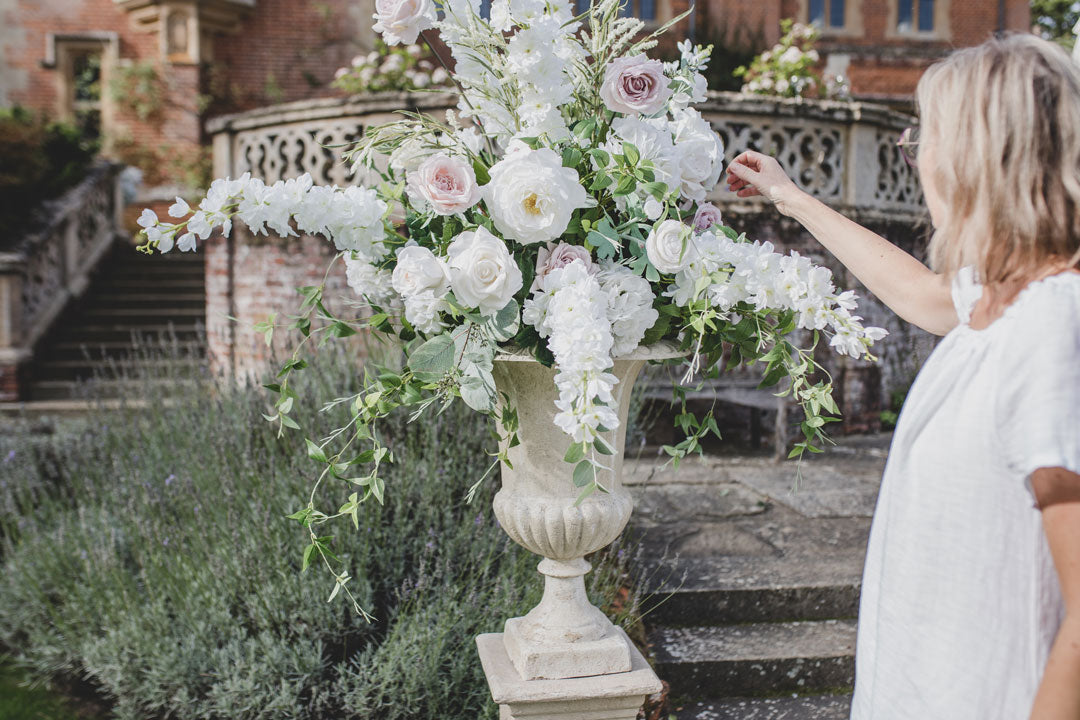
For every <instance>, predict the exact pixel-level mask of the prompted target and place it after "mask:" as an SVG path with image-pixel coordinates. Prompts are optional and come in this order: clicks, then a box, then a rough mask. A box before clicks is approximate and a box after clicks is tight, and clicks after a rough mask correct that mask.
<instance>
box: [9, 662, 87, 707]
mask: <svg viewBox="0 0 1080 720" xmlns="http://www.w3.org/2000/svg"><path fill="white" fill-rule="evenodd" d="M25 683H26V678H25V676H24V674H23V673H21V672H19V671H18V670H16V669H15V668H13V667H12V666H11V665H10V664H9V663H7V662H5V661H4V660H3V659H2V658H0V720H28V719H29V718H33V719H34V720H75V718H76V717H77V716H76V714H75V713H74V712H72V710H71V708H69V707H67V706H66V705H65V704H64V703H63V702H62V701H61V700H60V699H59V698H57V697H56V695H55V694H54V693H52V692H51V691H49V690H48V689H47V688H43V687H27V685H26V684H25Z"/></svg>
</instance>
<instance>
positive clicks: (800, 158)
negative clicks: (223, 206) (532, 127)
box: [207, 93, 924, 222]
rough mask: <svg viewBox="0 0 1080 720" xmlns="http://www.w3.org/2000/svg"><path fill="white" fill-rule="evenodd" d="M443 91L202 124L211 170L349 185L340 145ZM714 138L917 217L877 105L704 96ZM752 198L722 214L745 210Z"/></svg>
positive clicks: (916, 200) (827, 195)
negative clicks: (209, 143)
mask: <svg viewBox="0 0 1080 720" xmlns="http://www.w3.org/2000/svg"><path fill="white" fill-rule="evenodd" d="M454 102H455V100H454V96H453V95H452V94H432V93H382V94H378V95H370V96H358V97H352V98H333V99H324V100H305V101H302V102H296V103H289V104H285V105H275V106H272V107H267V108H261V109H259V110H253V111H251V112H246V113H241V114H238V115H229V116H224V117H221V118H218V119H215V120H213V121H211V122H210V123H208V125H207V129H208V131H209V132H210V133H211V134H212V135H213V138H214V140H213V142H214V173H215V175H217V176H231V177H236V176H237V175H240V174H242V173H244V172H251V173H252V175H255V176H257V177H259V178H261V179H263V180H264V181H266V182H268V183H270V182H274V181H276V180H280V179H283V178H289V177H295V176H297V175H300V174H301V173H304V172H309V173H311V175H312V177H314V179H315V182H317V183H324V184H331V183H334V184H337V185H345V184H347V183H350V182H353V181H354V180H353V178H352V177H351V176H350V175H349V173H348V169H347V168H346V166H345V165H344V164H343V163H342V162H341V160H340V157H339V155H340V153H341V148H342V146H344V145H346V144H348V143H351V142H353V141H355V140H356V139H358V138H359V137H360V135H361V134H362V133H363V130H364V128H365V127H368V126H371V125H376V124H381V123H386V122H391V121H393V120H395V119H400V118H401V116H400V115H398V114H397V112H396V111H399V110H403V109H413V110H421V111H425V112H428V113H431V114H433V115H436V116H441V115H442V110H443V109H445V108H448V107H451V106H453V104H454ZM698 109H699V110H700V111H701V113H702V115H704V116H705V117H706V118H708V119H709V121H710V122H711V123H712V125H713V127H714V129H715V130H716V131H717V132H718V133H719V134H720V136H721V138H723V140H724V147H725V151H726V152H725V154H726V159H727V160H728V161H730V160H731V159H732V158H734V157H735V156H736V155H738V154H739V153H741V152H743V151H744V150H749V149H753V150H759V151H761V152H764V153H767V154H770V155H774V156H775V157H777V158H778V159H779V160H780V162H781V163H782V164H783V165H784V167H785V168H786V169H787V170H788V173H789V174H790V175H791V176H792V178H793V179H794V180H795V182H796V183H797V184H798V185H799V186H800V187H801V188H803V189H804V190H806V191H807V192H809V193H811V194H812V195H814V196H815V197H817V198H818V199H820V200H822V201H824V202H826V203H828V204H830V205H832V206H834V207H837V208H838V209H843V210H845V211H847V212H848V213H849V214H852V215H856V216H860V217H870V218H880V219H889V220H899V221H901V222H903V221H913V220H914V219H916V218H917V217H918V216H921V215H922V214H923V211H924V210H923V201H922V194H921V191H920V189H919V184H918V177H917V176H916V173H915V171H914V168H911V167H909V166H908V165H907V163H906V162H904V160H903V158H902V156H901V155H900V151H899V148H897V147H896V140H897V139H898V138H899V136H900V133H901V132H902V131H903V129H904V128H905V127H906V126H907V125H910V124H912V122H913V118H911V117H910V116H907V115H904V114H902V113H898V112H895V111H893V110H890V109H888V108H886V107H883V106H880V105H870V104H865V103H844V102H832V101H807V100H801V101H800V100H788V99H779V98H766V97H760V96H746V95H740V94H738V93H713V94H711V95H710V97H709V99H708V100H707V101H706V102H704V103H702V104H701V105H699V106H698ZM760 203H761V200H755V201H751V202H749V203H740V202H736V203H735V204H732V203H731V201H730V196H728V198H727V199H726V201H725V205H726V206H727V209H728V211H732V212H737V213H738V212H746V211H755V210H756V209H757V208H759V207H760Z"/></svg>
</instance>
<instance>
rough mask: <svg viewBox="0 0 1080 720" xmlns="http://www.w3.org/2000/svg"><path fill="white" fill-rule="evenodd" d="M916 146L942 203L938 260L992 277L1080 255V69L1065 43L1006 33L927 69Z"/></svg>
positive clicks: (945, 268)
mask: <svg viewBox="0 0 1080 720" xmlns="http://www.w3.org/2000/svg"><path fill="white" fill-rule="evenodd" d="M916 94H917V102H918V107H919V114H920V118H921V119H920V124H921V127H920V137H919V151H920V152H922V151H923V150H924V149H925V148H927V147H928V146H932V152H933V155H934V163H933V165H934V167H933V170H932V172H933V182H934V184H935V186H936V187H937V190H938V192H939V193H940V194H941V198H942V202H943V205H944V211H943V212H944V215H945V217H943V218H941V220H942V222H941V223H940V227H938V228H937V229H936V230H935V232H934V235H933V237H932V238H931V240H930V263H931V265H932V266H933V267H934V268H935V269H936V270H938V271H939V272H944V273H946V274H949V275H951V274H953V273H955V272H956V271H957V270H958V269H960V268H961V267H963V266H965V265H974V266H975V267H976V269H977V271H978V274H979V278H980V280H981V281H982V282H983V283H994V282H1001V281H1003V280H1005V279H1008V278H1016V277H1022V276H1024V275H1026V274H1028V273H1031V272H1033V271H1035V270H1036V269H1038V268H1040V267H1042V266H1044V265H1046V264H1048V263H1051V262H1065V263H1068V264H1069V265H1076V264H1077V263H1078V262H1080V69H1078V68H1077V66H1076V65H1075V64H1074V63H1073V62H1072V59H1071V58H1070V57H1069V56H1068V54H1066V52H1065V51H1064V50H1063V49H1062V48H1061V47H1059V46H1057V45H1054V44H1053V43H1050V42H1047V41H1045V40H1041V39H1039V38H1037V37H1035V36H1034V35H1006V36H1003V37H1000V38H995V39H991V40H988V41H987V42H984V43H983V44H982V45H978V46H976V47H972V48H966V49H964V50H959V51H957V52H955V53H953V54H952V55H950V56H949V57H948V58H946V59H945V60H943V61H941V62H939V63H937V64H935V65H933V66H932V67H930V68H929V69H928V70H927V71H926V73H925V74H924V75H923V77H922V79H920V80H919V86H918V90H917V91H916Z"/></svg>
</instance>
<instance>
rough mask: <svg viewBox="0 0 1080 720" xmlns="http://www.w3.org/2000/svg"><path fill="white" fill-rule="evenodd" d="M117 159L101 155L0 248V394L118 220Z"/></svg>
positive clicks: (5, 396)
mask: <svg viewBox="0 0 1080 720" xmlns="http://www.w3.org/2000/svg"><path fill="white" fill-rule="evenodd" d="M123 167H124V166H122V165H116V164H113V163H101V164H99V165H97V166H95V167H94V168H93V169H92V170H91V171H90V173H89V174H88V176H87V177H86V178H85V179H84V180H83V181H82V182H81V183H80V184H79V185H78V186H76V187H75V188H74V189H72V190H70V191H68V192H67V193H65V194H64V195H63V196H61V197H60V198H58V199H56V200H53V201H50V202H49V203H48V204H47V205H46V207H45V208H44V212H43V213H42V215H43V216H44V217H47V221H46V223H45V225H44V226H43V227H41V228H40V229H39V230H37V231H35V232H33V233H31V234H29V235H27V236H26V237H25V238H23V239H22V240H21V241H20V242H18V243H16V244H15V245H14V247H13V249H11V250H9V251H5V252H0V400H12V399H16V396H17V395H18V386H17V379H16V378H17V370H18V367H19V366H20V365H21V364H23V363H25V362H26V361H28V360H29V359H30V358H31V356H32V354H33V349H34V346H35V345H36V344H37V342H38V340H40V339H41V336H42V335H43V334H44V333H45V332H46V331H47V330H48V329H49V327H50V326H51V325H52V323H53V321H54V320H55V319H56V317H57V316H58V315H59V314H60V312H61V311H62V310H63V309H64V307H65V306H66V305H67V303H68V302H69V301H70V300H71V299H72V298H74V297H78V296H79V295H81V294H82V293H83V291H84V290H85V289H86V286H87V284H88V283H89V279H90V274H91V272H92V271H93V269H94V268H95V267H96V266H97V264H98V261H99V260H100V259H101V258H102V256H103V255H104V254H105V253H106V252H107V251H108V250H109V248H110V247H111V246H112V244H113V242H114V241H115V240H116V238H117V233H118V231H119V228H121V227H122V218H121V214H122V211H123V207H124V197H123V195H124V189H123V183H122V181H121V171H122V170H123Z"/></svg>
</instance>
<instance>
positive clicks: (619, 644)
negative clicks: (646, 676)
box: [502, 618, 631, 680]
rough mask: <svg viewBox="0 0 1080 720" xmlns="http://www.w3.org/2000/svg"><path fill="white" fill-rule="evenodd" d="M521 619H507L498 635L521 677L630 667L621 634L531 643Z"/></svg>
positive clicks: (541, 677) (573, 674) (545, 677)
mask: <svg viewBox="0 0 1080 720" xmlns="http://www.w3.org/2000/svg"><path fill="white" fill-rule="evenodd" d="M523 622H524V618H510V619H509V620H507V621H506V625H505V627H504V632H503V634H502V639H503V644H504V645H505V646H506V654H507V655H508V656H509V657H510V662H512V663H513V664H514V667H515V668H517V671H518V675H519V676H520V677H521V678H522V679H523V680H556V679H560V678H573V677H587V676H592V675H607V674H609V673H624V672H629V671H630V669H631V662H630V647H631V643H630V641H629V640H628V639H627V637H626V634H625V633H620V632H614V631H615V630H616V628H615V627H614V626H610V627H611V630H612V633H611V634H610V635H608V636H607V637H604V638H601V639H599V640H591V641H585V640H579V641H577V642H573V643H570V642H567V643H559V644H546V643H544V644H542V643H532V642H529V641H528V640H526V639H525V637H524V633H523V632H522V631H521V629H520V628H521V624H522V623H523Z"/></svg>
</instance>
